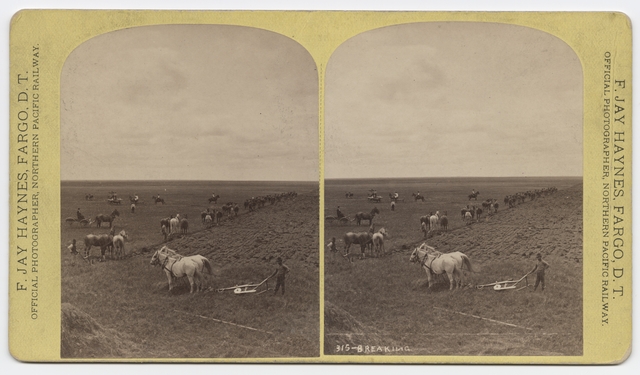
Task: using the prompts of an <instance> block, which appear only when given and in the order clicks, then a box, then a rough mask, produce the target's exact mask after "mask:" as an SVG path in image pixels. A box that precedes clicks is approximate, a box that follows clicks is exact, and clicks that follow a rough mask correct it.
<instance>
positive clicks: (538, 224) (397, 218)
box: [324, 178, 583, 356]
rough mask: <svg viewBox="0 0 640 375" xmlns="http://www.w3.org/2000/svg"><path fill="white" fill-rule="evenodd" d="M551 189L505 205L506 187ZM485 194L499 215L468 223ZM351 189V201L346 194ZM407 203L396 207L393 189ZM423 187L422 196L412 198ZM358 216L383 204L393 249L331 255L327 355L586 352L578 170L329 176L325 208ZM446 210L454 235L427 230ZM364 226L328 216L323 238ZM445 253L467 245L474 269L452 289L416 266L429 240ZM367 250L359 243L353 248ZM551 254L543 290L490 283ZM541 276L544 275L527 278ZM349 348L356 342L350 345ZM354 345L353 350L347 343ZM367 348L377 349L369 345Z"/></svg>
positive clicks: (380, 221)
mask: <svg viewBox="0 0 640 375" xmlns="http://www.w3.org/2000/svg"><path fill="white" fill-rule="evenodd" d="M552 186H554V187H556V188H557V189H558V191H557V192H556V193H554V194H550V195H546V196H541V197H539V198H537V199H535V200H530V199H526V201H525V202H524V203H522V204H519V205H517V206H516V207H514V208H508V207H505V206H504V203H503V198H504V197H505V196H506V195H508V194H514V193H517V192H524V191H527V190H535V189H541V188H547V187H552ZM369 189H376V190H377V192H378V194H381V195H383V197H384V199H383V201H382V202H381V203H377V204H376V203H370V202H368V200H367V193H368V191H369ZM472 189H475V190H477V191H480V193H481V194H480V195H479V196H478V205H480V203H481V202H482V201H483V200H486V199H489V198H495V199H497V200H498V203H499V204H500V206H499V209H498V212H497V213H494V214H491V215H487V214H486V213H485V214H484V215H483V216H482V217H481V219H480V220H479V221H474V222H472V223H471V224H468V225H467V224H466V223H465V222H463V221H462V220H461V216H460V211H461V209H462V208H464V207H465V206H466V205H467V204H472V205H473V204H475V203H476V202H475V201H474V200H471V202H469V199H468V195H469V193H471V190H472ZM349 191H351V192H353V193H354V197H353V198H351V199H347V198H346V197H345V193H346V192H349ZM395 191H397V192H398V193H399V195H400V198H401V199H402V198H404V202H402V201H401V202H399V203H398V204H397V205H396V207H395V210H394V211H391V209H390V206H389V205H390V201H389V197H388V193H390V192H395ZM417 191H420V193H421V194H422V195H425V197H426V200H425V202H421V201H418V202H415V201H414V200H413V199H412V196H411V193H412V192H417ZM337 206H340V208H341V210H342V212H343V213H344V214H346V215H347V216H349V217H353V216H354V214H356V213H357V212H358V211H363V212H369V211H371V210H372V209H373V208H374V207H377V208H378V209H379V211H380V214H379V215H376V216H375V218H374V220H373V223H374V224H375V230H376V231H377V230H379V229H380V228H382V227H384V228H385V229H387V230H388V232H389V237H388V238H386V240H385V247H386V251H387V255H386V256H381V257H378V258H376V257H367V258H365V259H362V260H360V259H357V258H355V259H354V262H353V263H349V262H348V261H347V260H346V259H345V258H344V257H343V256H341V254H340V253H337V254H335V253H330V252H329V251H325V279H324V286H325V311H324V315H325V341H324V343H325V344H324V353H325V354H333V355H349V354H351V355H357V354H387V355H407V354H409V355H497V356H504V355H515V356H523V355H532V356H538V355H572V356H573V355H581V354H582V347H583V335H582V316H583V314H582V280H583V263H582V238H583V236H582V227H583V226H582V179H581V178H484V179H483V178H450V179H446V178H433V179H405V180H373V179H370V180H329V181H327V182H326V184H325V213H324V214H325V216H329V215H336V207H337ZM435 211H440V213H443V212H448V219H449V228H448V230H447V231H444V230H435V231H432V232H430V233H429V235H428V238H427V239H424V238H423V233H422V232H421V230H420V217H421V216H423V215H426V214H428V213H429V212H435ZM367 229H368V225H361V226H359V227H358V226H357V225H356V223H355V222H353V221H349V222H348V223H338V222H336V221H334V222H331V223H330V222H326V223H325V233H324V241H325V244H327V243H329V241H330V239H331V238H332V237H336V239H337V240H338V241H337V247H338V250H339V251H340V252H342V251H343V249H344V242H343V241H342V237H343V235H344V234H345V233H346V232H349V231H367ZM425 241H426V242H427V244H428V245H429V246H433V247H435V248H436V249H437V250H439V251H441V252H443V253H449V252H454V251H460V252H462V253H464V254H466V255H467V256H469V258H470V260H471V264H472V266H473V271H474V272H467V271H465V278H466V282H467V283H468V284H469V285H467V286H466V287H464V288H461V289H457V290H454V291H449V282H448V279H446V278H444V279H442V278H440V279H439V280H438V283H437V284H436V285H435V286H433V287H432V289H431V290H429V289H428V288H427V280H426V279H427V275H426V273H425V271H424V270H423V269H422V268H421V267H420V265H419V264H417V263H410V262H409V257H410V255H411V253H412V251H413V249H414V248H415V247H417V246H419V245H420V244H421V243H423V242H425ZM350 252H351V254H359V253H360V247H359V245H353V246H352V247H351V251H350ZM537 253H542V255H543V257H544V259H545V260H546V261H547V262H548V263H549V264H550V268H549V269H548V270H547V273H546V289H545V291H544V292H541V291H540V288H538V290H537V291H536V292H535V293H534V292H533V287H532V286H530V287H525V288H523V289H520V290H515V289H514V290H503V291H495V290H494V289H493V288H492V287H485V288H483V289H477V288H475V287H474V286H475V285H482V284H488V283H493V282H496V281H503V280H510V279H511V280H518V279H520V278H521V277H522V276H524V275H525V274H526V273H527V272H529V271H530V270H531V269H532V268H533V266H534V265H535V264H536V260H535V255H536V254H537ZM526 281H528V283H529V284H531V285H532V284H533V283H534V281H535V275H530V276H529V277H528V278H527V279H526V280H523V281H522V283H520V284H518V287H522V286H525V285H526V284H525V282H526ZM347 345H348V347H347ZM347 348H348V349H347ZM367 348H368V350H369V352H367Z"/></svg>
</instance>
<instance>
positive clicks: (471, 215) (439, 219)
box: [326, 187, 558, 265]
mask: <svg viewBox="0 0 640 375" xmlns="http://www.w3.org/2000/svg"><path fill="white" fill-rule="evenodd" d="M557 190H558V189H557V188H556V187H549V188H542V189H536V190H528V191H526V192H518V193H515V194H510V195H507V196H505V198H504V202H505V205H508V207H509V208H513V207H516V206H517V205H519V204H522V203H524V202H525V200H526V199H527V198H528V199H529V200H530V201H533V200H535V199H537V198H540V197H542V196H546V195H548V194H552V193H555V192H556V191H557ZM479 194H480V193H479V192H476V191H475V190H474V192H473V193H472V194H470V195H469V196H468V197H469V200H471V198H476V197H477V196H478V195H479ZM348 196H349V193H347V197H348ZM416 196H419V193H418V194H415V193H414V198H415V197H416ZM369 198H370V196H369ZM390 198H391V199H392V204H393V198H394V197H393V196H392V194H390ZM395 198H396V199H397V196H396V197H395ZM415 200H416V201H417V200H418V199H415ZM498 206H499V204H498V202H497V199H491V198H490V199H487V200H485V201H483V202H482V207H483V208H484V209H485V210H487V212H488V213H489V214H490V215H492V214H496V213H497V212H498ZM392 210H393V206H392ZM339 213H340V212H339V211H338V215H337V216H336V217H340V215H339ZM379 213H380V210H378V208H377V207H374V208H373V209H372V210H371V212H370V213H369V214H367V213H363V212H358V213H357V214H356V215H355V216H354V219H353V220H355V221H356V224H357V225H360V224H361V222H362V221H363V220H368V225H369V231H368V232H347V233H345V235H344V236H343V242H344V253H343V254H342V255H343V256H344V257H345V258H347V259H348V260H349V261H350V262H353V257H354V256H352V255H351V254H350V252H349V249H350V248H351V245H352V244H359V245H360V256H359V257H360V258H365V257H366V250H369V252H370V255H371V256H373V255H374V253H375V256H376V257H379V256H381V255H386V250H385V247H384V239H385V238H386V237H388V236H389V232H388V231H387V230H386V229H385V228H381V229H380V230H378V231H377V232H376V231H375V227H374V224H373V218H374V217H375V215H376V214H379ZM482 213H483V210H482V208H480V207H477V206H476V205H473V206H470V205H467V206H466V207H464V208H462V210H461V218H462V220H463V221H465V222H466V224H467V225H470V224H471V223H472V222H473V220H475V221H476V222H477V221H479V219H480V216H481V214H482ZM336 217H334V216H327V217H326V219H327V220H328V221H333V220H335V218H336ZM341 219H346V221H353V220H351V219H349V218H348V217H347V216H343V217H342V218H341ZM339 220H340V219H339ZM346 221H344V220H342V222H346ZM448 225H449V219H448V217H447V211H443V213H442V214H440V212H439V211H436V212H435V213H433V212H430V213H429V214H428V215H425V216H422V217H420V229H421V230H422V232H423V234H424V238H425V239H426V238H428V234H429V233H431V232H432V231H436V230H444V231H447V230H448ZM335 241H336V240H335V237H333V238H332V239H331V241H329V245H327V247H329V249H330V251H331V252H336V251H338V250H337V247H336V242H335ZM423 245H425V246H426V243H424V244H423ZM431 249H433V248H431ZM433 250H434V251H435V249H433ZM436 253H437V251H436ZM462 255H464V254H462ZM425 257H426V255H425ZM465 257H466V256H465ZM460 258H461V259H462V257H460ZM425 259H426V258H425ZM458 264H460V265H462V260H460V261H459V262H458Z"/></svg>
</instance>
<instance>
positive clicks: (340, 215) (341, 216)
mask: <svg viewBox="0 0 640 375" xmlns="http://www.w3.org/2000/svg"><path fill="white" fill-rule="evenodd" d="M336 217H337V218H338V219H340V218H343V217H344V214H343V213H342V211H340V206H338V208H337V209H336Z"/></svg>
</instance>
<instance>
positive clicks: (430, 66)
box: [325, 22, 583, 178]
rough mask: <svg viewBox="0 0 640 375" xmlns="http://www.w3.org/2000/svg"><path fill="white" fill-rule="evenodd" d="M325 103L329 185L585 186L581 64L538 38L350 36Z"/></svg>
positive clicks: (468, 31) (516, 34)
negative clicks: (538, 180) (387, 181)
mask: <svg viewBox="0 0 640 375" xmlns="http://www.w3.org/2000/svg"><path fill="white" fill-rule="evenodd" d="M325 103H326V107H325V134H326V135H325V160H326V161H325V176H326V177H327V178H367V177H374V176H375V177H428V176H436V177H437V176H441V177H456V176H460V177H483V176H486V177H508V176H582V156H583V155H582V130H583V127H582V126H583V71H582V66H581V62H580V60H579V58H578V56H577V55H576V53H575V52H574V51H573V50H572V49H571V47H570V46H569V45H567V44H566V43H565V42H564V41H562V40H561V39H559V38H557V37H555V36H553V35H551V34H548V33H546V32H543V31H540V30H537V29H533V28H528V27H524V26H518V25H510V24H501V23H481V22H423V23H410V24H401V25H394V26H387V27H383V28H379V29H375V30H371V31H367V32H364V33H361V34H358V35H357V36H354V37H352V38H351V39H349V40H347V41H345V42H344V43H343V44H341V45H340V46H339V47H338V48H337V49H336V50H335V51H334V53H333V55H332V56H331V58H330V60H329V63H328V65H327V71H326V95H325ZM372 165H375V171H372V168H371V166H372Z"/></svg>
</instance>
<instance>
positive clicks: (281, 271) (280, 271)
mask: <svg viewBox="0 0 640 375" xmlns="http://www.w3.org/2000/svg"><path fill="white" fill-rule="evenodd" d="M276 263H278V266H277V268H276V270H275V272H273V274H272V275H271V276H269V278H272V277H274V276H276V275H277V276H278V277H277V278H276V289H275V291H274V292H273V295H274V296H275V295H276V294H277V293H278V289H280V287H281V286H282V295H284V279H285V275H286V274H288V273H289V271H290V270H289V267H287V266H285V265H284V264H283V263H282V258H280V257H278V259H277V260H276Z"/></svg>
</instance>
